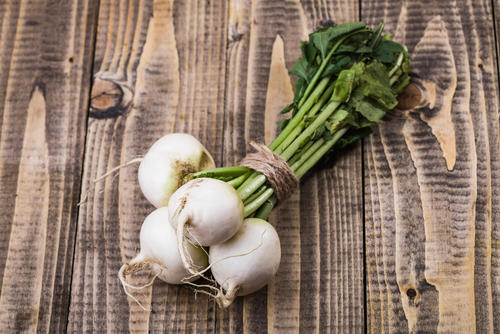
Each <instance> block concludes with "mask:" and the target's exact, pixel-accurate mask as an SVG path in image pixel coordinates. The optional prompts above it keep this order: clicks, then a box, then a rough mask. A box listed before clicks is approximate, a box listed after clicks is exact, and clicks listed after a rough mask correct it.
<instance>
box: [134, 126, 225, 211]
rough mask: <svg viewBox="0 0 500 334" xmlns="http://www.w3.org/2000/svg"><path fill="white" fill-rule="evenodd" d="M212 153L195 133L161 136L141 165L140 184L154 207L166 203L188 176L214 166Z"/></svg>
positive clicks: (165, 204)
mask: <svg viewBox="0 0 500 334" xmlns="http://www.w3.org/2000/svg"><path fill="white" fill-rule="evenodd" d="M214 167H215V163H214V160H213V159H212V156H211V155H210V153H209V152H208V151H207V150H206V149H205V147H204V146H203V145H202V144H201V143H200V142H199V141H198V140H197V139H196V138H194V137H193V136H191V135H189V134H185V133H172V134H168V135H166V136H164V137H162V138H160V139H158V140H157V141H156V142H155V143H154V144H153V145H152V146H151V148H150V149H149V151H148V152H147V153H146V155H145V156H144V158H143V159H142V161H141V165H140V166H139V185H140V187H141V190H142V192H143V194H144V196H145V197H146V198H147V199H148V201H150V202H151V204H153V205H154V206H155V207H157V208H159V207H162V206H167V204H168V200H169V198H170V196H171V195H172V194H173V193H174V192H175V191H176V190H177V188H179V187H180V186H181V185H182V184H183V183H184V178H185V176H187V175H189V174H191V173H194V172H198V171H201V170H205V169H210V168H214Z"/></svg>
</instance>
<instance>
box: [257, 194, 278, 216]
mask: <svg viewBox="0 0 500 334" xmlns="http://www.w3.org/2000/svg"><path fill="white" fill-rule="evenodd" d="M276 202H278V198H277V197H276V195H274V194H273V195H272V196H271V197H269V199H268V200H267V201H266V202H265V203H264V204H262V206H261V207H260V209H259V211H257V214H256V215H255V216H254V217H255V218H260V219H264V220H267V218H269V215H270V214H271V211H272V210H273V208H274V206H275V205H276Z"/></svg>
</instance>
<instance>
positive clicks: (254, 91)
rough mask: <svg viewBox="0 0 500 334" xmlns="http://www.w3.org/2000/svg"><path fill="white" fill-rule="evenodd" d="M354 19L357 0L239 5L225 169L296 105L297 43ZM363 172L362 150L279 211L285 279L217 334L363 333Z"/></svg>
mask: <svg viewBox="0 0 500 334" xmlns="http://www.w3.org/2000/svg"><path fill="white" fill-rule="evenodd" d="M357 17H358V2H357V1H333V2H324V1H302V2H299V1H283V2H281V1H280V2H277V1H243V0H242V1H233V2H232V6H231V11H230V14H229V35H228V38H229V46H228V51H227V54H228V55H227V60H228V64H227V86H226V117H225V121H226V126H225V134H226V138H227V139H226V140H225V146H224V162H225V163H226V164H228V165H229V164H234V163H236V162H237V161H239V159H241V158H242V157H243V156H244V155H245V153H246V149H247V144H248V143H249V142H250V141H251V140H257V141H265V142H266V143H269V142H270V140H271V139H272V138H273V137H274V134H275V131H276V127H277V121H278V116H277V114H278V112H279V110H280V108H282V107H283V106H285V105H286V104H287V103H286V102H287V101H290V100H291V92H290V91H288V90H287V87H288V86H289V78H288V75H287V74H286V69H287V68H288V69H290V68H291V66H293V63H294V62H295V61H296V59H297V58H298V57H299V56H300V48H299V45H300V44H299V42H300V40H305V39H306V38H307V34H308V33H309V32H311V31H312V30H314V28H316V27H318V26H320V25H322V24H325V23H328V21H329V20H333V21H336V22H343V21H353V20H357ZM277 87H281V89H278V88H277ZM271 91H272V92H273V93H272V94H273V95H272V96H271V95H270V92H271ZM361 173H362V168H361V150H360V146H358V147H357V148H356V149H354V150H353V151H351V152H349V153H348V154H345V155H342V156H340V157H339V159H338V161H337V163H336V165H335V166H334V167H333V168H331V169H328V170H325V171H318V172H315V173H314V174H313V175H311V176H310V177H309V178H308V179H307V180H306V181H304V182H303V183H302V186H301V190H300V191H299V192H297V193H296V194H295V195H294V196H293V197H292V198H291V199H289V200H287V202H286V203H283V204H282V205H281V206H280V207H279V208H278V209H277V213H276V214H274V216H273V217H272V218H271V222H272V223H273V224H275V225H276V227H277V230H278V234H279V235H280V238H281V245H282V263H281V266H280V270H279V272H278V275H277V276H276V278H275V279H274V281H273V282H272V283H271V284H270V285H269V287H268V288H267V289H263V290H261V291H259V292H257V293H255V294H253V295H251V296H248V297H245V298H239V299H237V301H236V302H235V304H234V305H233V306H232V307H231V308H230V309H229V310H228V311H225V312H221V313H219V316H218V321H217V331H218V332H223V333H225V332H237V333H239V332H242V331H245V332H249V333H260V332H264V331H266V330H268V331H270V332H297V331H299V330H300V331H303V332H313V331H319V330H324V331H325V332H328V331H332V332H347V333H352V332H362V331H363V328H364V320H363V319H364V300H363V231H362V226H363V222H362V204H361V203H362V195H361V194H362V176H361V175H362V174H361ZM337 187H338V188H337ZM266 313H267V316H265V314H266Z"/></svg>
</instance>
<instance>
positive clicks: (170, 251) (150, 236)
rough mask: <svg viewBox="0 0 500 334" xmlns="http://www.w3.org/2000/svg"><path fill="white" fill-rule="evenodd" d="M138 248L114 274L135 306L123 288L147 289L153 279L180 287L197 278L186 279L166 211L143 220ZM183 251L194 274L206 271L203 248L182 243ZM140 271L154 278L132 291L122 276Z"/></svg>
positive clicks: (186, 274)
mask: <svg viewBox="0 0 500 334" xmlns="http://www.w3.org/2000/svg"><path fill="white" fill-rule="evenodd" d="M140 245H141V251H140V252H139V254H137V256H136V257H135V258H134V259H132V260H131V261H130V262H129V263H128V264H124V265H123V266H122V267H121V268H120V271H119V273H118V276H119V278H120V281H121V282H122V284H123V288H124V290H125V293H126V294H127V295H129V296H130V297H131V298H132V299H134V300H135V301H136V302H137V300H136V299H135V298H134V297H133V296H131V295H130V294H129V293H128V291H127V287H128V288H131V289H135V290H140V289H142V288H145V287H147V286H149V285H151V284H152V283H153V281H154V279H155V278H156V277H158V278H159V279H161V280H162V281H165V282H167V283H170V284H181V283H185V282H189V281H192V280H194V279H196V278H197V277H193V276H192V275H190V274H189V272H188V271H187V270H186V268H185V267H184V264H183V262H182V259H181V257H180V255H179V250H178V247H177V238H176V235H175V231H174V229H173V228H172V225H171V224H170V222H169V220H168V208H167V207H163V208H159V209H156V210H155V211H153V212H152V213H151V214H150V215H149V216H147V217H146V219H145V220H144V223H143V224H142V226H141V233H140ZM184 249H185V252H187V253H188V254H189V257H190V258H191V261H192V265H193V267H195V268H197V269H198V270H201V269H203V268H206V267H207V265H208V257H207V254H206V251H205V250H204V249H203V248H201V247H197V246H193V245H192V244H190V243H188V242H186V243H185V245H184ZM140 270H150V271H151V272H152V273H153V274H154V275H155V276H154V278H153V279H152V280H151V282H150V283H148V284H146V285H144V286H141V287H136V286H133V285H131V284H129V283H127V282H126V280H125V276H126V275H128V274H131V273H135V272H138V271H140ZM139 305H140V303H139ZM141 306H142V305H141Z"/></svg>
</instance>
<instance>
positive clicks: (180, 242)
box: [176, 218, 199, 277]
mask: <svg viewBox="0 0 500 334" xmlns="http://www.w3.org/2000/svg"><path fill="white" fill-rule="evenodd" d="M186 222H187V219H185V218H183V219H181V221H180V222H178V223H177V231H176V233H177V246H178V248H179V254H180V256H181V260H182V263H183V264H184V268H186V269H187V270H188V271H189V273H190V274H191V275H193V276H191V277H195V276H199V275H198V273H199V271H197V270H196V268H195V266H194V265H193V259H192V258H191V255H190V254H189V252H188V251H187V249H186V238H185V237H184V229H185V227H186Z"/></svg>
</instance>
